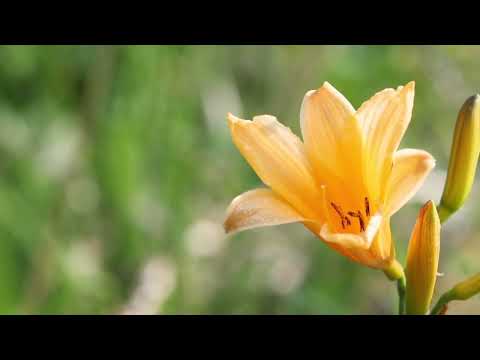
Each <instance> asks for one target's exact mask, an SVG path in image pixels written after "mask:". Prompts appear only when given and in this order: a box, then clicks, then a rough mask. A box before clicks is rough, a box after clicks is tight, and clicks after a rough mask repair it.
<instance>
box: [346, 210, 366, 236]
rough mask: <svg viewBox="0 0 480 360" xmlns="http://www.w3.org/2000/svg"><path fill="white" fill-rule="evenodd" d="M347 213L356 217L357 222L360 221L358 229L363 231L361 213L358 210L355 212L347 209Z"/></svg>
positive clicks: (363, 222) (363, 225) (363, 223)
mask: <svg viewBox="0 0 480 360" xmlns="http://www.w3.org/2000/svg"><path fill="white" fill-rule="evenodd" d="M348 215H350V216H351V217H356V218H358V222H359V223H360V230H361V231H365V221H364V219H363V215H362V213H361V212H360V211H359V210H358V211H357V212H356V213H355V212H353V211H349V212H348Z"/></svg>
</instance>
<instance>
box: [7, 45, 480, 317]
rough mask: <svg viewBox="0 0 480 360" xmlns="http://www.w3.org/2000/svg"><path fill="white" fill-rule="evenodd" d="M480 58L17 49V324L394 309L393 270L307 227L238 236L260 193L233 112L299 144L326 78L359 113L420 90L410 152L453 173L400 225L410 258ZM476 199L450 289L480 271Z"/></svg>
mask: <svg viewBox="0 0 480 360" xmlns="http://www.w3.org/2000/svg"><path fill="white" fill-rule="evenodd" d="M479 58H480V48H479V47H474V46H468V47H462V46H433V47H430V46H112V47H110V46H107V47H104V46H1V47H0V59H1V61H0V128H1V132H0V160H1V161H0V312H1V313H325V314H341V313H347V314H350V313H352V314H356V313H391V312H392V311H393V309H394V306H395V301H396V299H395V289H394V286H393V284H390V283H388V282H387V281H386V280H385V278H384V276H383V274H381V273H380V272H378V271H373V270H370V269H365V268H362V267H360V266H358V265H356V264H353V263H351V262H349V261H348V260H346V259H345V258H343V257H341V256H339V255H337V254H336V253H333V252H332V251H331V250H329V249H328V248H327V247H326V246H325V245H324V244H322V243H321V242H320V241H318V240H316V239H314V238H313V237H312V236H311V235H310V233H308V232H306V231H305V230H304V229H303V228H302V226H300V225H284V226H280V227H273V228H265V229H257V230H252V231H249V232H246V233H241V234H238V235H235V236H233V237H225V236H224V234H223V231H222V228H221V223H222V221H223V217H224V211H225V209H226V207H227V206H228V204H229V202H230V201H231V199H233V197H234V196H236V195H238V194H239V193H241V192H243V191H245V190H248V189H250V188H252V187H255V186H259V185H260V184H261V183H260V181H259V179H258V178H257V177H256V175H255V174H254V173H253V171H252V170H251V169H250V168H249V166H248V165H247V164H246V162H245V161H244V160H243V159H242V157H241V156H240V155H239V153H238V152H237V151H236V149H235V148H234V146H233V144H232V143H231V140H230V136H229V133H228V129H227V126H226V121H225V115H226V113H227V112H228V111H231V112H233V113H235V114H236V115H238V116H243V117H245V118H251V117H252V116H253V115H256V114H263V113H269V114H273V115H275V116H277V117H278V118H279V119H280V120H281V121H282V122H283V123H285V124H286V125H288V126H290V127H291V128H292V130H293V131H294V132H296V133H297V134H299V124H298V112H299V107H300V103H301V100H302V98H303V95H304V94H305V92H306V91H307V90H309V89H314V88H317V87H319V86H320V85H321V84H322V83H323V81H329V82H330V83H332V84H333V85H334V86H335V87H336V88H337V89H339V90H340V91H341V92H342V93H343V94H345V96H346V97H347V98H349V99H350V100H351V102H352V104H353V105H354V106H356V107H358V106H359V105H360V104H361V103H362V102H363V101H364V100H366V99H367V98H368V97H370V96H371V95H373V93H375V92H376V91H379V90H381V89H383V88H385V87H396V86H398V85H403V84H405V83H407V82H408V81H410V80H415V81H416V99H415V108H414V116H413V120H412V123H411V126H410V128H409V130H408V132H407V134H406V137H405V138H404V141H403V143H402V147H419V148H423V149H425V150H427V151H429V152H431V153H432V154H433V155H434V156H435V157H436V159H437V171H436V172H435V174H433V175H432V176H431V178H430V179H429V183H428V184H427V185H426V186H425V187H424V189H422V192H421V193H420V194H419V196H418V197H417V198H416V199H415V200H414V201H412V202H411V203H410V204H409V205H408V206H407V207H406V208H405V209H404V210H402V211H400V212H399V214H398V215H397V216H395V217H394V219H393V227H394V233H395V237H396V239H397V249H398V253H399V257H400V259H402V260H403V258H404V254H405V248H406V242H407V240H408V237H409V235H410V229H411V226H412V225H413V223H414V219H415V216H416V212H417V211H418V209H419V206H420V203H421V202H422V201H425V200H426V199H428V198H431V197H432V196H433V197H434V200H435V201H436V200H438V199H439V197H440V195H441V189H442V186H443V183H442V176H444V174H443V170H444V169H445V168H446V166H447V161H448V153H449V148H450V141H451V136H452V129H453V125H454V121H455V118H456V113H457V110H458V109H459V107H460V106H461V104H462V102H463V101H464V100H465V99H466V98H467V97H468V96H469V95H471V94H473V93H477V92H479V85H478V84H480V72H478V65H479V64H478V59H479ZM476 194H477V193H474V194H473V196H472V199H470V200H469V203H468V205H469V206H468V209H465V211H464V212H463V213H462V214H458V215H457V216H456V218H457V220H452V222H451V223H450V222H449V223H447V225H445V229H444V231H443V235H444V236H443V238H442V255H441V256H442V260H441V261H442V262H441V266H440V267H441V268H440V270H441V271H442V272H444V273H445V277H443V278H440V279H439V289H440V290H442V289H446V288H447V287H448V286H449V285H451V284H453V282H455V281H456V280H460V279H462V278H463V277H464V276H466V275H468V274H471V273H472V272H475V271H479V270H480V261H479V259H480V239H478V237H479V235H480V227H479V226H478V225H477V223H478V222H477V219H478V217H479V211H478V210H479V209H478V202H477V201H476V200H475V197H476V196H477V195H476ZM406 229H408V230H406ZM451 311H452V313H455V312H456V311H457V312H467V313H468V312H477V313H478V312H479V311H480V302H479V301H478V300H476V301H472V302H470V303H469V304H468V305H467V304H458V306H457V305H456V306H452V310H451Z"/></svg>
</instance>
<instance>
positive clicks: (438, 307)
mask: <svg viewBox="0 0 480 360" xmlns="http://www.w3.org/2000/svg"><path fill="white" fill-rule="evenodd" d="M452 300H453V298H452V296H451V292H450V291H447V292H446V293H445V294H443V295H442V296H441V297H440V299H438V301H437V303H436V304H435V306H434V307H433V309H432V311H430V315H439V314H440V313H441V312H442V310H443V308H444V307H445V306H446V305H447V304H448V303H449V302H450V301H452Z"/></svg>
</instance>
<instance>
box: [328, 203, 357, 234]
mask: <svg viewBox="0 0 480 360" xmlns="http://www.w3.org/2000/svg"><path fill="white" fill-rule="evenodd" d="M330 205H332V207H333V208H334V209H335V211H336V212H337V214H338V216H340V219H341V220H342V228H343V229H345V224H347V225H348V226H350V225H351V224H352V223H351V222H350V219H349V218H347V217H346V216H345V215H344V214H343V211H342V208H341V207H340V206H339V205H336V204H335V203H333V202H331V203H330Z"/></svg>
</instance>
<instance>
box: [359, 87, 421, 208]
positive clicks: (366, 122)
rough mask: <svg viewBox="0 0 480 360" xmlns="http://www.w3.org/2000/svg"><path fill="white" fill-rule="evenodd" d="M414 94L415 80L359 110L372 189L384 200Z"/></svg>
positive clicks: (388, 90)
mask: <svg viewBox="0 0 480 360" xmlns="http://www.w3.org/2000/svg"><path fill="white" fill-rule="evenodd" d="M414 93H415V83H414V82H413V81H412V82H409V83H408V84H407V85H406V86H405V87H402V86H400V87H399V88H398V89H397V90H393V89H385V90H383V91H381V92H379V93H377V94H375V95H374V96H373V97H372V98H371V99H370V100H368V101H366V102H364V103H363V104H362V106H361V107H360V108H359V109H358V111H357V113H356V117H357V118H358V120H359V122H360V126H361V128H362V132H363V136H364V141H365V151H366V156H367V159H366V169H365V174H368V179H369V180H368V183H369V185H368V188H369V192H370V195H371V196H372V197H373V198H374V199H376V200H377V201H378V202H380V203H381V202H382V201H383V199H382V195H383V192H384V190H385V187H386V182H387V179H388V174H389V172H390V170H391V161H392V158H393V154H394V152H395V151H396V150H397V148H398V145H399V144H400V141H401V140H402V137H403V135H404V133H405V130H406V129H407V127H408V124H409V123H410V119H411V116H412V109H413V99H414Z"/></svg>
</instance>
